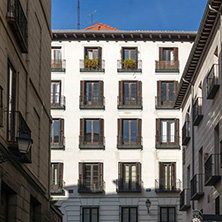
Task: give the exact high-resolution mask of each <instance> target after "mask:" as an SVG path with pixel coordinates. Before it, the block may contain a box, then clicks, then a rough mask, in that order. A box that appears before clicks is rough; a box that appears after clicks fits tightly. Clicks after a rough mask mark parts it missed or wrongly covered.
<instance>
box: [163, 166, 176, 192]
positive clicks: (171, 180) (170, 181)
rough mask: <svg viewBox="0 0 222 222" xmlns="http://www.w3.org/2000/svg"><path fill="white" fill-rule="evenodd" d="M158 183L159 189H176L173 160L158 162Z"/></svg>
mask: <svg viewBox="0 0 222 222" xmlns="http://www.w3.org/2000/svg"><path fill="white" fill-rule="evenodd" d="M159 184H160V189H161V190H164V191H172V190H174V189H176V163H175V162H160V163H159Z"/></svg>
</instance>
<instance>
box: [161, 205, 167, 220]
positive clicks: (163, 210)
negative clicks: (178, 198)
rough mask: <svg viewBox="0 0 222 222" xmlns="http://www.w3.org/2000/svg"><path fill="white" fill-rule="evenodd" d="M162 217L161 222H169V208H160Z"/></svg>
mask: <svg viewBox="0 0 222 222" xmlns="http://www.w3.org/2000/svg"><path fill="white" fill-rule="evenodd" d="M160 214H161V215H160V217H161V222H168V221H167V208H165V207H161V208H160Z"/></svg>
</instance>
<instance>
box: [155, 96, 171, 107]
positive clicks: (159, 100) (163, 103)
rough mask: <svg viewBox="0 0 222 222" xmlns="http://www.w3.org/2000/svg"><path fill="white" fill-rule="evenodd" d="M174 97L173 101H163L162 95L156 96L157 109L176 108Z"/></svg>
mask: <svg viewBox="0 0 222 222" xmlns="http://www.w3.org/2000/svg"><path fill="white" fill-rule="evenodd" d="M173 101H174V99H173V98H172V101H169V100H167V101H163V100H162V97H161V96H156V97H155V105H156V109H174V106H173Z"/></svg>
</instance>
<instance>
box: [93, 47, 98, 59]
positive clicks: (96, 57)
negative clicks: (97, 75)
mask: <svg viewBox="0 0 222 222" xmlns="http://www.w3.org/2000/svg"><path fill="white" fill-rule="evenodd" d="M94 59H98V49H94Z"/></svg>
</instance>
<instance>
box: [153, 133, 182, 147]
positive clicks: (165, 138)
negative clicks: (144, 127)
mask: <svg viewBox="0 0 222 222" xmlns="http://www.w3.org/2000/svg"><path fill="white" fill-rule="evenodd" d="M156 149H180V137H179V136H177V135H161V136H156Z"/></svg>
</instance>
